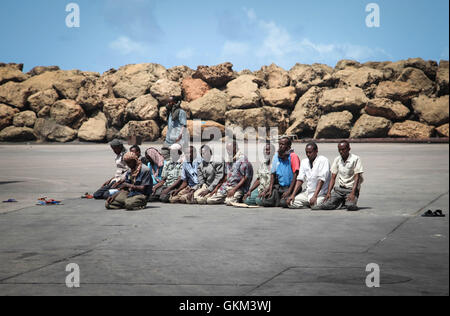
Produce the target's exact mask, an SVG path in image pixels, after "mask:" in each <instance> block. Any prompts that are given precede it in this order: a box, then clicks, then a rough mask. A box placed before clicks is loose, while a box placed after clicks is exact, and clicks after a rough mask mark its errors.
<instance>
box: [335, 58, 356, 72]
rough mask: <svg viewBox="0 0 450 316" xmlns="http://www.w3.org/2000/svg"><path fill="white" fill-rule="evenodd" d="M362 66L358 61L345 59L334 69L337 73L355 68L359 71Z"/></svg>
mask: <svg viewBox="0 0 450 316" xmlns="http://www.w3.org/2000/svg"><path fill="white" fill-rule="evenodd" d="M361 67H362V65H361V64H360V63H359V62H357V61H356V60H351V59H343V60H340V61H338V62H337V64H336V66H335V67H334V69H335V70H336V71H339V70H344V69H346V68H354V69H358V68H361Z"/></svg>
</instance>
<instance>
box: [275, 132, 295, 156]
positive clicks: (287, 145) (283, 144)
mask: <svg viewBox="0 0 450 316" xmlns="http://www.w3.org/2000/svg"><path fill="white" fill-rule="evenodd" d="M291 146H292V141H291V139H290V138H289V137H282V138H281V139H280V142H279V148H278V155H280V156H281V157H284V156H286V154H287V153H288V152H289V150H291Z"/></svg>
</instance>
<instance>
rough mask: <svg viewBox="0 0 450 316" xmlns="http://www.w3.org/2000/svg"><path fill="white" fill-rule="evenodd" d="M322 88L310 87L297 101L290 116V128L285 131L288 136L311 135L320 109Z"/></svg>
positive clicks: (320, 111)
mask: <svg viewBox="0 0 450 316" xmlns="http://www.w3.org/2000/svg"><path fill="white" fill-rule="evenodd" d="M323 90H324V89H323V88H319V87H312V88H311V89H309V90H308V91H307V92H306V93H305V94H304V95H302V97H301V98H300V99H299V100H298V102H297V104H296V105H295V108H294V110H293V111H292V113H291V115H290V124H291V125H290V127H289V128H288V129H287V130H286V134H288V135H300V134H303V133H306V134H312V133H313V132H314V131H315V130H316V127H317V123H318V122H319V118H320V116H321V115H322V112H323V111H322V109H321V108H320V107H319V99H320V97H321V95H322V93H323Z"/></svg>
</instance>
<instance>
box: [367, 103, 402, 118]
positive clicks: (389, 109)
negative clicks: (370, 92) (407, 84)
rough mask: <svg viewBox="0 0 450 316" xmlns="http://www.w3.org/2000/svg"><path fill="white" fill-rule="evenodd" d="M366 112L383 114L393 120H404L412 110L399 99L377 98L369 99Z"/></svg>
mask: <svg viewBox="0 0 450 316" xmlns="http://www.w3.org/2000/svg"><path fill="white" fill-rule="evenodd" d="M365 113H367V114H369V115H372V116H381V117H384V118H387V119H388V120H391V121H402V120H404V119H406V118H407V117H408V115H409V113H410V110H409V109H408V108H407V107H406V106H404V105H403V104H402V103H401V102H399V101H392V100H391V99H386V98H377V99H371V100H369V102H368V103H367V105H366V107H365Z"/></svg>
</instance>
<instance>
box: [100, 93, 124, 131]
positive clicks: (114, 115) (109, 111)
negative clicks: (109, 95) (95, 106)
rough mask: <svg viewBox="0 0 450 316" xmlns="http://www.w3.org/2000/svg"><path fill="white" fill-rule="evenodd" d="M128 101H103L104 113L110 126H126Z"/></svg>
mask: <svg viewBox="0 0 450 316" xmlns="http://www.w3.org/2000/svg"><path fill="white" fill-rule="evenodd" d="M127 104H128V100H127V99H105V100H103V113H105V116H106V118H107V120H108V126H111V127H117V128H122V126H123V125H124V124H125V122H124V120H125V109H126V107H127Z"/></svg>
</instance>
